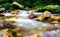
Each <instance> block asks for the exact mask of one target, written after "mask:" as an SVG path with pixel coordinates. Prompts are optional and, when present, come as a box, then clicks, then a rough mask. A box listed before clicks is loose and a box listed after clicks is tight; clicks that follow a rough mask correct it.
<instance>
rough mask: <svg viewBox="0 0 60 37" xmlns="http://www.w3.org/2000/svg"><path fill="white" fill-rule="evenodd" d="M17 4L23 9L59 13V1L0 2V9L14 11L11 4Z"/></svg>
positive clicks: (25, 0)
mask: <svg viewBox="0 0 60 37" xmlns="http://www.w3.org/2000/svg"><path fill="white" fill-rule="evenodd" d="M14 1H16V2H17V3H19V4H21V5H23V6H24V8H23V9H27V10H28V9H38V10H40V11H41V10H43V9H47V10H50V11H52V12H53V13H54V12H60V6H59V5H60V0H0V8H6V9H10V10H14V9H16V8H15V7H14V6H13V5H12V3H13V2H14Z"/></svg>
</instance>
